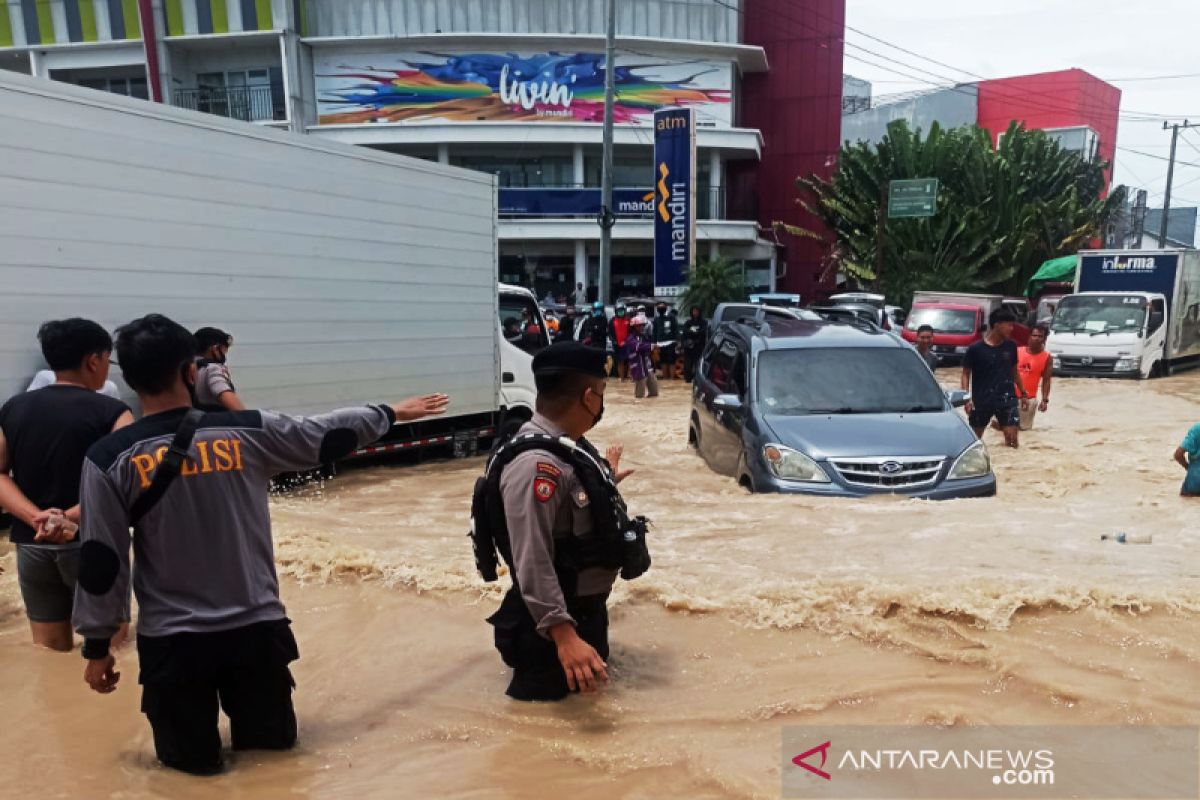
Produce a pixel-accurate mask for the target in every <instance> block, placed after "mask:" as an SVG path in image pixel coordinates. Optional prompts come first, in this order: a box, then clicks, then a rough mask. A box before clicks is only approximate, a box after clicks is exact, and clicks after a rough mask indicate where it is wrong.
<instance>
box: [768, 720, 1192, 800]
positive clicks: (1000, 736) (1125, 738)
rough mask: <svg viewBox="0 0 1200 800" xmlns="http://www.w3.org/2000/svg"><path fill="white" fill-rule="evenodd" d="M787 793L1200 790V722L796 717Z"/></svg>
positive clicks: (1165, 795) (912, 799) (1097, 798)
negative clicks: (1004, 723) (800, 721)
mask: <svg viewBox="0 0 1200 800" xmlns="http://www.w3.org/2000/svg"><path fill="white" fill-rule="evenodd" d="M782 769H783V775H782V778H783V787H782V789H783V796H784V797H788V798H815V797H822V798H877V799H878V800H889V799H891V798H895V799H896V800H925V798H930V799H931V800H934V799H936V798H958V800H974V798H1003V799H1004V800H1023V799H1024V798H1036V799H1037V800H1050V798H1081V800H1176V799H1177V798H1178V799H1179V800H1195V799H1196V798H1200V728H1197V727H1161V726H1159V727H1150V726H1131V725H1127V726H1037V727H1035V726H1011V727H993V726H964V727H953V728H935V727H928V726H911V727H899V726H886V727H876V726H831V727H818V726H805V727H800V726H790V727H785V728H784V729H783V766H782Z"/></svg>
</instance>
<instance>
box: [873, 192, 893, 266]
mask: <svg viewBox="0 0 1200 800" xmlns="http://www.w3.org/2000/svg"><path fill="white" fill-rule="evenodd" d="M891 185H892V182H891V181H890V180H885V181H884V182H883V183H882V184H880V186H879V217H878V218H877V219H876V220H875V286H876V287H878V286H879V279H880V278H881V277H883V248H884V242H885V241H886V240H887V234H886V232H885V229H886V227H887V215H888V189H889V188H890V187H891Z"/></svg>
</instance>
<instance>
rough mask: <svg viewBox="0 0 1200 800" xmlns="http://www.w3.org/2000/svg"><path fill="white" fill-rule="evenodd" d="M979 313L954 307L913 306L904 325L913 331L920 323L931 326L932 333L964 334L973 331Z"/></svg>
mask: <svg viewBox="0 0 1200 800" xmlns="http://www.w3.org/2000/svg"><path fill="white" fill-rule="evenodd" d="M978 316H979V313H978V312H977V311H970V310H967V309H956V308H914V309H913V310H912V313H911V314H909V315H908V321H907V322H906V323H905V324H904V327H905V328H907V329H908V330H910V331H915V330H916V329H917V328H920V327H921V326H922V325H928V326H929V327H931V328H933V332H934V333H952V334H966V333H974V332H975V322H976V319H977V318H978Z"/></svg>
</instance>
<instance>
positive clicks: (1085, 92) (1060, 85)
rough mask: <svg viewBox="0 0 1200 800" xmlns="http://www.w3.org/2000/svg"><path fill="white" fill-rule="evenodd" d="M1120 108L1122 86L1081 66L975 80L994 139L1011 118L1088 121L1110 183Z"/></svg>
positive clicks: (1041, 123) (1036, 122)
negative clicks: (1106, 168)
mask: <svg viewBox="0 0 1200 800" xmlns="http://www.w3.org/2000/svg"><path fill="white" fill-rule="evenodd" d="M1120 109H1121V90H1120V89H1118V88H1117V87H1115V86H1113V85H1111V84H1108V83H1105V82H1104V81H1102V80H1100V79H1099V78H1097V77H1095V76H1094V75H1090V74H1088V73H1087V72H1084V71H1083V70H1081V69H1067V70H1062V71H1060V72H1043V73H1040V74H1037V75H1020V76H1017V77H1014V78H998V79H996V80H990V81H980V82H979V125H980V127H982V128H986V129H987V130H988V131H989V132H990V133H991V134H992V143H993V144H995V143H996V141H997V137H998V136H999V134H1001V133H1003V132H1004V131H1005V130H1006V129H1007V128H1008V124H1009V122H1011V121H1012V120H1016V121H1018V122H1023V123H1025V127H1027V128H1043V129H1045V128H1074V127H1079V126H1084V125H1086V126H1087V127H1089V128H1091V129H1092V130H1094V131H1095V132H1096V134H1097V136H1098V138H1099V155H1100V158H1101V159H1103V160H1104V161H1105V162H1107V163H1108V164H1109V168H1108V180H1109V184H1111V183H1112V163H1113V158H1114V156H1115V155H1116V152H1117V122H1118V114H1119V112H1120ZM1106 191H1107V188H1106Z"/></svg>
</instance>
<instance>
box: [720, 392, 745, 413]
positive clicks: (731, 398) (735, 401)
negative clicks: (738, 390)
mask: <svg viewBox="0 0 1200 800" xmlns="http://www.w3.org/2000/svg"><path fill="white" fill-rule="evenodd" d="M713 408H715V409H717V410H718V411H741V410H742V398H740V397H738V396H737V395H736V394H719V395H717V396H716V397H714V398H713Z"/></svg>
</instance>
